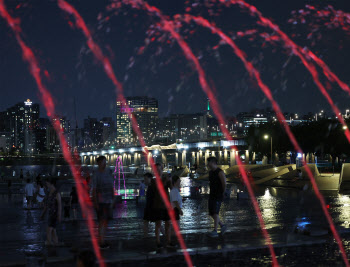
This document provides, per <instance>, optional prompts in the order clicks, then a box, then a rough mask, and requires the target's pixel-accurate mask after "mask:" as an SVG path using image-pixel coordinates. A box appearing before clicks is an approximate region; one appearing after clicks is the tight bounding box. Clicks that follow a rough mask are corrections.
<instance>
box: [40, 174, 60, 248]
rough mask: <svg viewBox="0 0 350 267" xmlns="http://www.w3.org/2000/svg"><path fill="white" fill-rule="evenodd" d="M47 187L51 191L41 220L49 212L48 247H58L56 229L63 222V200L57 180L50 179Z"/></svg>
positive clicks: (46, 243)
mask: <svg viewBox="0 0 350 267" xmlns="http://www.w3.org/2000/svg"><path fill="white" fill-rule="evenodd" d="M46 187H47V188H48V190H49V193H48V195H47V201H46V205H45V208H44V210H43V212H42V214H41V218H43V217H44V215H45V213H46V211H47V210H48V211H49V212H48V213H49V218H48V225H47V230H46V242H45V245H47V246H57V245H59V242H58V238H57V232H56V227H57V223H60V222H61V220H62V200H61V194H60V193H59V192H58V191H57V189H56V179H55V178H50V179H49V180H47V181H46Z"/></svg>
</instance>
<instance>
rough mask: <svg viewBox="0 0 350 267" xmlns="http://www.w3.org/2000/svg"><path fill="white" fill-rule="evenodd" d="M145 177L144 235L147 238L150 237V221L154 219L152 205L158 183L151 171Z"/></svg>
mask: <svg viewBox="0 0 350 267" xmlns="http://www.w3.org/2000/svg"><path fill="white" fill-rule="evenodd" d="M143 177H144V179H145V185H146V186H147V192H146V205H145V209H144V213H143V236H144V237H145V238H146V237H148V226H149V222H150V221H152V206H153V199H154V191H155V189H156V185H155V181H154V179H153V175H152V174H151V173H149V172H147V173H145V174H144V175H143Z"/></svg>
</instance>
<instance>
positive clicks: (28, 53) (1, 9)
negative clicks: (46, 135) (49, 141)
mask: <svg viewBox="0 0 350 267" xmlns="http://www.w3.org/2000/svg"><path fill="white" fill-rule="evenodd" d="M0 16H1V17H3V18H4V19H5V20H6V22H7V24H8V25H9V26H10V28H11V30H12V31H13V33H14V35H15V37H16V40H17V42H18V44H19V45H20V47H21V49H22V55H23V60H25V61H26V62H27V63H28V64H29V71H30V73H31V74H32V76H33V78H34V80H35V82H36V84H37V86H38V89H39V92H40V97H41V101H42V102H43V104H44V107H45V109H46V113H47V116H48V117H49V118H50V119H51V123H52V125H53V127H54V129H55V131H56V134H57V136H58V137H59V140H60V144H61V148H62V152H63V156H64V159H65V160H66V161H67V163H68V164H69V167H70V169H71V171H72V174H73V177H74V180H75V183H76V187H77V192H78V198H79V203H80V206H81V208H82V211H83V213H84V214H85V215H86V216H87V224H88V228H89V232H90V235H91V242H92V245H93V248H94V250H95V254H96V257H97V258H98V260H99V262H100V265H101V266H105V264H104V260H103V257H102V255H101V252H100V249H99V247H98V244H97V239H96V237H95V232H94V229H95V223H94V220H93V216H92V204H91V201H90V198H89V196H88V195H87V190H86V188H84V184H82V183H81V181H80V176H79V168H78V167H77V166H76V165H74V162H73V157H72V155H71V153H70V151H69V149H68V144H67V141H66V138H65V137H64V133H63V130H62V128H61V126H60V122H59V120H58V119H56V116H55V114H56V112H55V105H54V101H53V97H52V96H51V94H50V92H49V91H48V90H47V89H46V87H45V86H44V84H43V83H42V79H41V70H40V67H39V64H38V62H37V60H36V57H35V55H34V53H33V51H32V50H31V49H30V48H29V47H28V46H27V45H26V44H25V43H24V41H23V40H22V37H21V28H20V21H19V20H18V19H14V18H13V17H12V16H11V15H10V14H9V13H8V11H7V9H6V6H5V3H4V0H0ZM86 201H87V202H86Z"/></svg>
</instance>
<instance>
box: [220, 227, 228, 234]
mask: <svg viewBox="0 0 350 267" xmlns="http://www.w3.org/2000/svg"><path fill="white" fill-rule="evenodd" d="M226 230H227V226H226V224H224V225H223V226H221V234H222V235H223V234H224V233H225V232H226Z"/></svg>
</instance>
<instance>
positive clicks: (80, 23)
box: [58, 0, 193, 266]
mask: <svg viewBox="0 0 350 267" xmlns="http://www.w3.org/2000/svg"><path fill="white" fill-rule="evenodd" d="M58 6H59V7H60V8H61V9H62V10H63V11H65V12H67V13H68V14H70V15H72V16H74V18H75V25H76V27H77V28H79V29H81V30H82V32H83V34H84V35H85V37H86V39H87V45H88V47H89V48H90V49H91V51H92V52H93V54H94V56H95V57H96V59H97V60H98V61H100V62H101V63H102V64H103V67H104V70H105V72H106V74H107V76H108V77H109V79H110V80H111V81H112V83H113V84H114V86H115V89H116V94H117V99H118V100H119V101H121V102H122V103H125V107H126V110H127V113H128V115H129V117H130V118H131V121H132V127H133V130H134V131H135V132H136V134H137V136H138V140H139V142H140V144H141V146H142V147H143V152H144V155H148V153H149V152H148V150H147V148H146V143H145V141H144V138H143V135H142V132H141V130H140V128H139V126H138V123H137V120H136V117H135V116H133V115H132V112H131V109H130V108H129V105H128V104H127V101H126V99H125V97H124V94H123V91H124V89H123V86H122V84H121V83H120V82H119V81H118V79H117V77H116V76H115V74H114V71H113V67H112V64H111V62H110V60H109V59H108V58H107V57H106V56H104V54H103V52H102V50H101V48H100V47H99V46H98V45H97V44H96V43H95V41H94V40H93V38H92V35H91V33H90V31H89V29H88V28H87V26H86V24H85V22H84V20H83V18H82V17H81V15H80V14H79V13H78V11H77V10H76V9H75V8H74V7H73V6H72V5H70V4H69V3H67V2H66V1H64V0H58ZM150 162H151V167H152V170H153V172H154V174H155V175H156V183H157V187H158V190H159V192H160V195H161V197H162V199H163V202H164V204H165V206H166V207H167V210H168V213H169V216H170V219H171V222H172V224H173V227H174V230H175V233H176V236H177V238H178V240H179V243H180V246H181V248H182V250H183V254H184V257H185V260H186V262H187V265H188V266H193V264H192V260H191V257H190V255H189V253H188V251H187V247H186V244H185V242H184V240H183V237H182V235H181V233H180V228H179V226H178V224H177V222H176V219H175V214H174V210H173V208H172V206H171V204H170V201H169V200H168V197H167V194H166V192H165V190H164V187H163V183H162V181H161V177H160V176H159V174H158V172H157V170H156V168H155V164H154V160H153V158H151V160H150Z"/></svg>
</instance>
